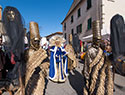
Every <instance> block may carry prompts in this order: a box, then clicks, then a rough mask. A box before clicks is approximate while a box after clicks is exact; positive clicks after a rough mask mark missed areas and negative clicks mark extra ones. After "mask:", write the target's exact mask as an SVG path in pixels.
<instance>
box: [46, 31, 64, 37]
mask: <svg viewBox="0 0 125 95" xmlns="http://www.w3.org/2000/svg"><path fill="white" fill-rule="evenodd" d="M56 34H59V35H63V33H62V32H55V33H52V34H50V35H48V36H46V38H50V37H52V36H54V35H56Z"/></svg>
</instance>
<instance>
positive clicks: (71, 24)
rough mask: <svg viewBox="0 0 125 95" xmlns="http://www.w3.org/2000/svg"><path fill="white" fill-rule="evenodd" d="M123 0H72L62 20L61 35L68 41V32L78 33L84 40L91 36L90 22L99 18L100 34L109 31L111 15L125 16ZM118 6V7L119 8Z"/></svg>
mask: <svg viewBox="0 0 125 95" xmlns="http://www.w3.org/2000/svg"><path fill="white" fill-rule="evenodd" d="M124 3H125V1H124V0H74V1H73V3H72V5H71V7H70V9H69V11H68V13H67V15H66V17H65V19H64V20H63V21H62V23H61V24H62V26H63V28H62V29H63V36H64V37H65V39H66V40H67V42H68V41H69V34H78V35H79V39H80V40H82V41H84V39H85V38H87V37H92V22H93V21H94V20H100V27H101V31H102V35H105V34H107V33H110V20H111V18H112V16H113V15H115V14H117V13H118V14H121V15H123V16H125V11H124V10H123V9H122V7H123V8H124ZM119 7H120V8H119Z"/></svg>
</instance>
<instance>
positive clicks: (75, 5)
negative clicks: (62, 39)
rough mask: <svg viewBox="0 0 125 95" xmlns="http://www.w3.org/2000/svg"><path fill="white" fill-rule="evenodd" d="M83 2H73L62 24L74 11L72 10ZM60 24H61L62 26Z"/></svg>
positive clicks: (77, 0)
mask: <svg viewBox="0 0 125 95" xmlns="http://www.w3.org/2000/svg"><path fill="white" fill-rule="evenodd" d="M81 1H83V0H74V1H73V3H72V5H71V7H70V9H69V11H68V13H67V15H66V17H65V19H64V20H63V21H62V23H63V22H64V21H65V20H66V18H68V16H69V15H70V14H71V13H72V12H73V11H74V9H75V8H76V7H77V6H78V5H79V4H80V2H81ZM62 23H61V24H62Z"/></svg>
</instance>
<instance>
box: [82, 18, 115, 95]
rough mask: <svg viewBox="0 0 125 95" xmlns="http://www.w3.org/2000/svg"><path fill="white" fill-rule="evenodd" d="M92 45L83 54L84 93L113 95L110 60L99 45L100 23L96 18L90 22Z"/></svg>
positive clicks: (89, 94) (87, 94)
mask: <svg viewBox="0 0 125 95" xmlns="http://www.w3.org/2000/svg"><path fill="white" fill-rule="evenodd" d="M92 30H93V45H92V47H90V48H88V50H87V52H86V55H85V64H84V68H83V76H84V78H85V84H84V85H85V86H84V87H83V88H84V89H83V94H84V95H113V80H112V73H111V69H110V65H111V64H110V61H109V60H108V58H107V57H106V56H105V54H104V52H103V49H104V47H103V46H102V45H101V43H100V42H101V32H100V23H99V21H98V20H96V21H93V23H92Z"/></svg>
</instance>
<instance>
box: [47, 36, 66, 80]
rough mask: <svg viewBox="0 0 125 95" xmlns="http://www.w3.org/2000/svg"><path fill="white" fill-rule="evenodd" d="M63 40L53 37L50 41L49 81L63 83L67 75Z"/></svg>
mask: <svg viewBox="0 0 125 95" xmlns="http://www.w3.org/2000/svg"><path fill="white" fill-rule="evenodd" d="M63 42H64V39H63V38H61V37H59V36H54V37H52V38H51V39H50V46H51V49H50V69H49V79H50V80H52V81H54V82H65V80H66V76H67V75H68V60H67V56H66V55H67V52H66V51H65V49H64V47H63V46H62V44H63Z"/></svg>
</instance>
